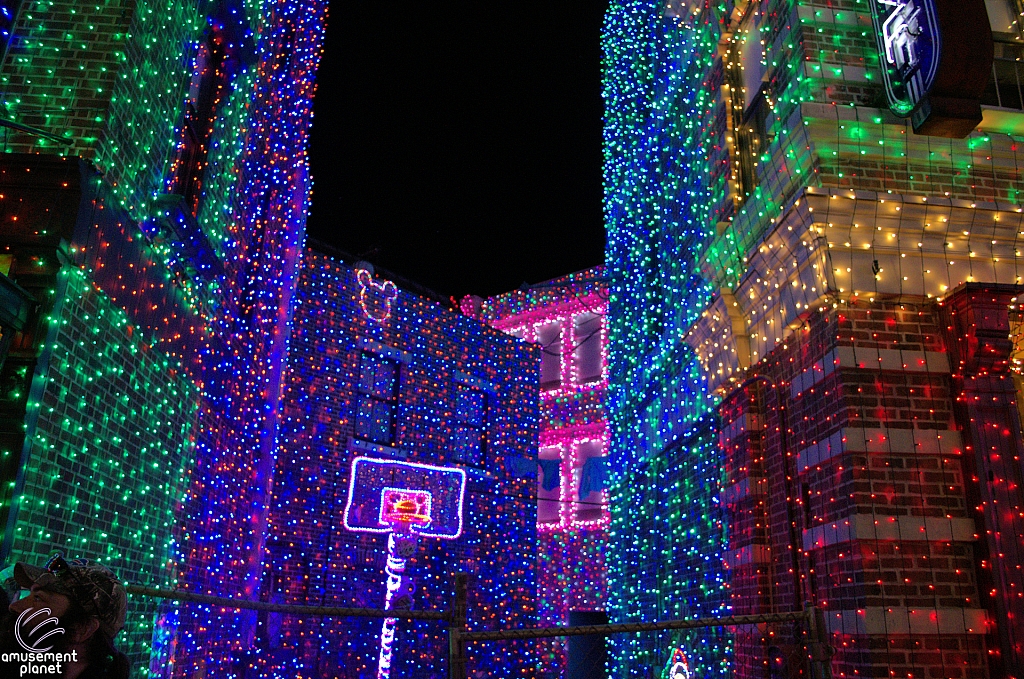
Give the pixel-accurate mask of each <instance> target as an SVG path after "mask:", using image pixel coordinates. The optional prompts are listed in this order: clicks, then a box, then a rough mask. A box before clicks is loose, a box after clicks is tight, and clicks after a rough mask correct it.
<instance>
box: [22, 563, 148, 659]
mask: <svg viewBox="0 0 1024 679" xmlns="http://www.w3.org/2000/svg"><path fill="white" fill-rule="evenodd" d="M13 579H14V581H15V583H16V584H17V585H18V587H20V588H21V589H27V590H29V593H28V595H27V596H24V597H22V598H19V599H15V600H14V601H12V602H11V604H10V606H9V611H10V613H11V614H12V615H21V614H22V613H24V612H25V611H29V610H30V609H39V610H42V609H49V610H50V616H52V617H51V618H50V620H52V619H53V618H56V623H55V625H51V627H52V628H53V629H58V628H59V629H62V630H63V633H61V632H59V631H57V632H53V636H50V637H49V638H48V639H47V640H46V644H47V645H49V644H52V646H53V648H52V650H54V651H59V652H61V653H67V654H72V657H74V658H75V660H74V661H72V662H68V663H67V664H66V666H65V667H64V668H62V669H63V671H62V674H61V675H60V676H62V677H63V679H127V677H128V675H129V673H130V671H131V666H130V663H129V662H128V658H127V656H125V655H124V654H123V653H121V652H120V651H118V650H117V648H116V647H115V646H114V638H115V637H116V636H117V633H118V632H119V631H120V630H121V628H122V627H124V619H125V610H126V608H127V603H128V600H127V595H126V593H125V589H124V586H123V585H122V584H121V582H120V581H119V580H118V579H117V577H116V576H115V575H114V574H113V573H112V572H111V571H110V569H109V568H107V567H106V566H103V565H101V564H98V563H96V562H95V561H89V560H87V559H71V560H69V561H66V560H65V559H64V557H63V556H62V555H61V554H60V553H59V552H58V553H57V554H55V555H54V556H53V557H51V558H50V560H49V561H47V562H46V564H45V565H44V566H42V567H40V566H32V565H29V564H27V563H21V562H19V563H17V564H15V565H14V570H13ZM39 619H40V620H42V618H39ZM11 626H12V628H13V624H12V625H11ZM37 629H38V627H37ZM5 631H6V630H5ZM19 639H20V637H19Z"/></svg>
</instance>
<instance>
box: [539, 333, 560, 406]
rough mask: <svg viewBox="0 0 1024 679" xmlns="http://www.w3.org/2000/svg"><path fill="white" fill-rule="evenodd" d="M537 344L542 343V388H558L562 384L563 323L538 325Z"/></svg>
mask: <svg viewBox="0 0 1024 679" xmlns="http://www.w3.org/2000/svg"><path fill="white" fill-rule="evenodd" d="M537 344H539V345H540V388H541V389H557V388H558V387H560V386H562V323H561V322H560V321H552V322H551V323H545V324H544V325H540V326H537Z"/></svg>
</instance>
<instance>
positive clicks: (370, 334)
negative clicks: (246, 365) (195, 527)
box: [259, 251, 539, 679]
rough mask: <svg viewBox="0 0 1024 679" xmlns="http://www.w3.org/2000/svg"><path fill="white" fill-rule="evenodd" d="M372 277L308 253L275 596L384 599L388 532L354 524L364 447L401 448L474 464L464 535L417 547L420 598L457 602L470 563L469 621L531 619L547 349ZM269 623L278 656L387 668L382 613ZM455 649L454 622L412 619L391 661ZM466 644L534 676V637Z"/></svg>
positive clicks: (486, 672)
mask: <svg viewBox="0 0 1024 679" xmlns="http://www.w3.org/2000/svg"><path fill="white" fill-rule="evenodd" d="M362 276H363V282H362V283H361V282H360V280H359V278H358V276H357V273H356V272H355V271H354V270H353V268H351V266H349V265H347V264H345V263H342V262H341V261H339V260H338V259H335V258H332V257H329V256H326V255H323V254H319V253H316V252H313V251H308V252H307V254H306V257H305V260H304V262H303V265H302V271H301V277H300V281H299V287H298V291H297V293H296V300H295V316H294V329H293V332H292V338H291V342H290V350H289V359H288V370H287V373H286V378H285V383H284V396H283V402H282V408H281V414H282V425H281V438H280V440H281V445H280V450H279V454H278V462H277V466H276V468H275V470H274V482H273V490H272V500H271V506H270V519H269V531H268V538H267V547H266V555H267V556H266V566H265V571H264V594H263V596H264V598H265V599H267V600H269V601H275V602H287V603H298V604H310V605H328V606H353V605H355V606H367V607H374V608H380V607H381V606H382V605H383V604H384V581H385V575H384V567H385V557H386V552H387V536H386V535H374V534H367V533H357V532H353V531H350V530H347V529H346V527H345V522H344V510H345V507H346V502H347V499H348V490H349V474H350V470H351V467H352V463H353V460H355V459H357V458H358V457H366V458H373V459H383V460H404V461H407V462H412V463H426V464H431V465H442V466H446V467H452V468H455V469H463V470H465V471H466V475H467V479H468V481H467V489H466V498H465V504H464V511H463V519H464V530H463V533H462V535H461V536H460V537H459V538H457V539H455V540H442V539H433V538H427V537H423V538H420V541H419V545H418V547H417V549H416V552H415V555H414V556H413V557H412V558H411V559H410V560H409V565H408V569H407V571H406V576H407V577H411V578H412V580H413V582H414V593H413V598H414V605H415V608H416V609H423V610H447V609H448V607H449V605H450V596H451V594H452V591H453V587H452V583H453V577H454V575H455V573H458V572H466V573H470V574H471V575H472V577H473V581H472V583H471V584H470V593H469V619H470V626H471V627H473V628H476V629H493V628H503V627H520V626H530V625H533V624H535V623H536V617H535V603H534V599H535V584H534V572H533V569H534V567H535V560H536V491H535V488H536V469H537V462H536V451H537V407H538V405H537V404H538V375H537V370H538V369H537V366H538V363H539V361H538V356H537V352H536V349H535V348H534V347H532V346H529V345H527V344H525V343H523V342H521V341H519V340H516V339H515V338H513V337H510V336H508V335H505V334H504V333H501V332H499V331H497V330H494V329H491V328H489V327H487V326H485V325H483V324H481V323H479V322H478V321H476V320H474V319H471V318H469V317H467V316H463V315H462V314H460V313H458V312H456V311H451V310H449V309H447V308H445V307H444V306H441V305H440V304H438V303H437V302H435V301H432V300H429V299H425V298H422V297H418V296H416V295H414V294H411V293H409V292H407V291H405V290H402V289H401V288H396V287H394V286H393V285H390V284H388V283H387V282H386V281H385V280H384V279H383V278H382V277H380V276H371V275H370V274H368V273H367V272H365V271H364V272H363V274H362ZM372 362H376V363H372ZM369 365H376V366H377V368H376V369H378V370H382V372H378V373H374V374H375V375H377V377H376V378H374V380H375V381H373V385H375V386H373V385H371V386H372V388H367V383H365V382H364V381H363V380H362V378H363V376H364V375H365V374H366V370H368V368H367V366H369ZM381 366H383V367H381ZM361 385H362V386H361ZM466 388H469V389H470V390H475V392H476V393H478V394H482V395H483V397H484V398H485V400H486V404H487V411H486V434H485V439H486V440H485V445H484V448H483V449H482V450H479V449H476V448H474V447H473V446H471V445H467V443H466V438H459V437H458V436H457V435H456V434H455V433H453V431H454V430H455V429H457V428H458V427H460V426H462V425H461V424H460V423H463V422H465V421H466V420H468V419H470V418H468V417H467V416H466V412H465V408H464V406H465V403H463V402H462V401H460V399H459V393H460V390H462V389H466ZM364 407H365V408H367V409H368V410H364ZM373 407H376V408H377V410H373ZM367 413H372V416H371V417H369V418H367V417H365V415H366V414H367ZM467 426H468V425H467ZM262 623H263V624H262V627H261V629H260V633H259V634H260V639H261V644H263V645H265V647H266V648H267V649H268V652H267V658H268V660H266V662H267V663H268V664H271V665H272V664H273V663H278V664H279V665H280V666H296V665H298V664H301V665H302V666H304V667H307V668H310V670H309V671H313V669H314V668H318V669H319V671H321V672H323V673H324V674H322V676H324V677H347V678H349V679H357V678H362V677H376V676H377V675H376V672H377V659H378V650H379V644H380V632H381V621H380V620H356V619H340V618H336V619H318V618H315V617H308V616H303V617H299V616H282V615H270V616H265V617H264V618H262ZM446 657H447V636H446V631H445V628H444V624H443V623H439V622H432V621H420V622H415V623H410V622H400V623H399V627H398V632H397V636H396V641H395V658H394V665H393V669H392V672H391V676H392V677H403V678H405V679H410V678H420V679H428V678H430V679H436V678H437V677H441V676H445V673H446V671H447V670H446V663H445V660H446ZM470 658H471V667H472V668H475V670H476V671H480V672H483V676H508V677H525V676H532V671H533V666H534V664H535V662H536V658H535V656H534V654H533V651H532V644H522V645H520V644H511V643H510V644H495V643H488V644H486V645H480V646H479V647H476V648H473V649H472V650H471V651H470ZM301 676H306V675H305V674H303V675H301ZM471 676H472V675H471Z"/></svg>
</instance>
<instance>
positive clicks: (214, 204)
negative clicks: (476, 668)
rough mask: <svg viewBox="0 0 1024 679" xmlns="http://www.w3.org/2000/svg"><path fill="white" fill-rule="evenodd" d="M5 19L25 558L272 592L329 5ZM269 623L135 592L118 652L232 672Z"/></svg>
mask: <svg viewBox="0 0 1024 679" xmlns="http://www.w3.org/2000/svg"><path fill="white" fill-rule="evenodd" d="M0 15H2V16H3V19H2V20H0V28H2V29H3V30H2V31H0V37H2V40H0V42H2V44H3V48H4V52H3V55H4V59H3V63H2V71H0V106H2V108H3V112H2V115H0V118H3V122H2V124H0V136H2V138H3V146H4V151H6V152H7V153H5V154H4V155H2V156H0V187H2V188H0V196H2V197H0V224H2V227H0V274H3V276H4V279H3V283H2V285H0V288H2V289H3V290H4V291H5V293H6V294H5V296H4V298H3V306H4V309H3V312H2V313H0V323H2V324H3V326H4V327H3V330H4V340H3V341H2V342H0V351H2V354H0V360H2V365H0V385H2V394H0V450H2V456H0V480H2V483H0V519H2V520H3V522H4V525H5V528H6V530H5V533H4V538H3V542H2V547H0V557H2V558H3V559H4V560H5V561H9V560H15V559H25V560H28V561H31V562H42V561H43V560H45V558H46V557H47V556H48V555H49V554H50V553H52V552H53V551H55V550H63V551H64V552H65V553H66V554H67V555H68V556H69V557H72V556H73V557H79V556H81V557H87V558H91V559H96V560H99V561H101V562H103V563H105V564H108V565H110V567H111V568H112V569H113V570H115V572H119V573H121V574H123V575H124V576H125V577H126V578H130V579H131V580H132V581H134V582H135V583H137V584H146V585H151V586H157V587H164V588H174V587H178V588H183V589H189V590H194V591H195V590H198V591H202V592H210V591H216V592H218V593H220V594H223V595H226V596H242V597H251V596H255V595H256V594H257V593H258V590H259V585H260V580H261V575H262V556H263V550H262V542H261V540H262V534H263V530H262V523H263V520H264V513H265V506H266V502H267V498H266V491H267V484H268V482H269V469H270V468H272V464H273V460H274V457H275V455H276V452H277V451H276V425H277V398H278V394H279V393H280V390H279V388H278V386H279V382H280V374H281V369H282V367H283V358H284V354H285V342H286V339H287V331H288V322H287V312H288V308H289V302H290V298H291V294H292V288H293V287H294V283H295V280H296V272H297V266H298V258H299V254H300V248H301V243H302V240H303V237H304V225H305V214H306V207H307V203H308V189H309V180H308V173H307V167H306V158H305V147H306V141H307V133H308V129H309V124H310V119H311V106H312V94H313V78H314V74H315V70H316V66H317V64H318V61H319V54H320V44H321V35H322V30H323V22H324V15H325V4H324V3H316V2H288V1H277V0H270V1H268V2H259V1H250V0H218V1H217V2H211V3H197V2H178V1H174V0H168V1H162V0H153V1H149V0H140V1H139V2H119V1H116V0H115V1H112V2H100V3H95V5H89V6H87V7H83V5H82V3H78V2H70V1H68V2H65V1H61V0H56V1H55V2H45V3H39V2H28V1H23V2H15V3H10V2H4V3H2V4H0ZM284 111H287V112H288V115H287V116H283V115H282V112H284ZM9 331H10V332H9ZM254 364H255V365H258V366H260V369H259V370H252V366H253V365H254ZM256 622H257V621H256V618H255V616H254V615H250V614H247V613H244V612H241V611H229V610H216V611H215V610H211V609H210V608H208V607H202V606H189V605H184V604H183V605H177V604H170V603H167V602H163V603H160V602H158V601H157V600H155V599H150V598H142V597H139V598H132V599H131V602H130V610H129V616H128V625H127V626H126V628H125V630H124V631H123V632H122V634H121V635H120V642H119V644H120V646H121V647H122V648H123V649H124V650H125V651H127V652H128V654H129V655H130V656H131V659H132V660H133V662H134V665H135V671H136V673H137V674H136V676H161V677H163V676H171V675H172V674H173V675H175V676H184V677H193V676H220V677H226V676H230V672H232V671H235V669H233V668H235V667H236V666H237V662H238V657H236V656H238V655H239V653H242V652H243V651H246V650H248V649H249V648H250V647H251V645H252V643H253V641H254V639H255V631H256ZM243 655H244V654H243ZM150 672H151V674H149V673H150Z"/></svg>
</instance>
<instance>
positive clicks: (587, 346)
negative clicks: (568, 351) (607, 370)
mask: <svg viewBox="0 0 1024 679" xmlns="http://www.w3.org/2000/svg"><path fill="white" fill-rule="evenodd" d="M572 322H573V327H572V334H573V344H574V345H575V349H574V350H573V358H574V360H575V362H576V384H590V383H591V382H597V381H599V380H600V379H601V369H602V365H601V315H600V314H595V313H593V312H589V311H588V312H587V313H585V314H579V315H578V316H576V317H575V318H573V321H572Z"/></svg>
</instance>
